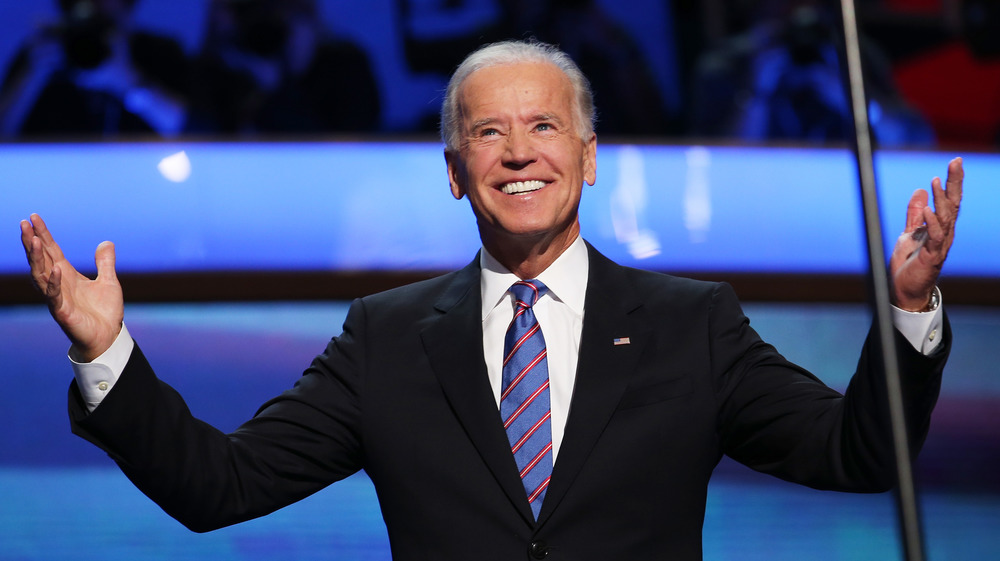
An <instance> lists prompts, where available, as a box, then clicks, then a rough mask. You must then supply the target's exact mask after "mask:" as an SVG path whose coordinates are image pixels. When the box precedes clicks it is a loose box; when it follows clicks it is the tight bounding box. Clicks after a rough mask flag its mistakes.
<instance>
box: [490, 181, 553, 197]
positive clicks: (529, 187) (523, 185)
mask: <svg viewBox="0 0 1000 561" xmlns="http://www.w3.org/2000/svg"><path fill="white" fill-rule="evenodd" d="M542 187H545V182H544V181H538V180H531V181H515V182H514V183H508V184H506V185H504V186H503V187H501V188H500V190H501V191H503V192H504V193H506V194H508V195H516V194H518V193H530V192H531V191H537V190H539V189H541V188H542Z"/></svg>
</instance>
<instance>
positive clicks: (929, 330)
mask: <svg viewBox="0 0 1000 561" xmlns="http://www.w3.org/2000/svg"><path fill="white" fill-rule="evenodd" d="M934 291H935V292H936V293H937V301H938V305H937V307H936V308H934V309H933V310H931V311H929V312H907V311H906V310H902V309H900V308H897V307H895V306H893V307H892V323H893V325H895V326H896V329H898V330H899V332H900V333H902V334H903V337H906V340H907V341H909V342H910V345H913V348H914V349H916V350H917V351H919V352H921V353H923V354H924V355H929V354H931V353H932V352H934V349H936V348H937V347H938V345H939V344H940V343H941V339H942V337H943V336H944V333H943V332H942V329H941V327H942V323H943V322H944V318H943V317H942V312H941V310H942V307H943V306H942V300H941V290H940V289H939V288H937V287H934Z"/></svg>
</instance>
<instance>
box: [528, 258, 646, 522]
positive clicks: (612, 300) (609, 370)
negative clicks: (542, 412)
mask: <svg viewBox="0 0 1000 561" xmlns="http://www.w3.org/2000/svg"><path fill="white" fill-rule="evenodd" d="M587 247H588V249H589V251H590V274H589V279H588V281H587V295H586V301H585V302H586V303H585V312H584V314H585V315H584V320H583V333H582V334H581V337H580V356H579V362H578V366H577V374H576V382H575V385H574V389H573V399H572V402H571V405H570V412H569V417H568V418H567V421H566V431H565V434H564V435H563V440H562V444H561V447H560V449H559V457H558V458H557V459H556V463H555V466H554V467H553V472H552V480H551V483H550V484H549V489H548V491H547V492H546V495H545V502H544V503H543V504H542V510H541V512H540V513H539V519H538V521H539V523H543V522H544V521H545V520H546V519H547V518H548V516H549V515H550V514H551V512H552V511H553V509H555V508H556V507H557V506H558V504H559V502H560V501H561V500H562V498H563V497H564V496H565V494H566V492H567V491H568V490H569V488H570V486H571V485H572V483H573V480H574V479H575V478H576V476H577V474H578V473H579V472H580V469H581V468H582V467H583V464H584V463H585V462H586V460H587V457H588V456H589V455H590V452H591V450H592V449H593V447H594V445H595V444H596V442H597V439H598V438H599V437H600V435H601V433H602V432H603V430H604V427H605V426H606V425H607V424H608V422H609V420H610V419H611V415H612V414H613V413H614V411H615V407H616V406H617V405H618V402H619V400H620V399H621V396H622V394H623V393H624V391H625V388H626V386H628V382H629V380H630V379H631V377H632V373H633V372H634V371H635V368H636V365H637V363H638V361H639V356H640V355H641V354H642V350H643V349H644V347H645V345H646V342H647V340H648V334H649V327H648V326H647V324H646V323H645V321H643V320H642V317H641V316H642V314H640V313H637V311H638V310H639V309H640V308H641V302H640V301H639V299H638V297H637V296H636V295H635V291H634V290H632V289H631V287H630V286H629V282H628V279H627V278H626V276H625V274H624V270H623V269H622V268H621V267H620V266H618V265H616V264H614V263H613V262H611V261H610V260H608V259H607V258H606V257H604V256H603V255H601V254H600V253H598V252H597V251H596V250H595V249H594V248H593V247H591V246H590V245H589V244H588V246H587ZM622 337H628V338H629V343H628V344H619V345H616V344H615V343H614V340H615V339H616V338H622Z"/></svg>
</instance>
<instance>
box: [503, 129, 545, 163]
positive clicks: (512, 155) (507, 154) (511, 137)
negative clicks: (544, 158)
mask: <svg viewBox="0 0 1000 561" xmlns="http://www.w3.org/2000/svg"><path fill="white" fill-rule="evenodd" d="M504 148H505V149H504V153H503V164H504V165H505V166H507V167H510V168H515V169H521V168H524V167H525V166H527V165H528V164H530V163H532V162H534V161H535V159H536V158H537V152H536V151H535V146H534V144H533V143H532V141H531V138H529V137H528V134H527V133H525V132H521V131H512V132H511V133H510V134H508V135H507V140H506V145H505V147H504Z"/></svg>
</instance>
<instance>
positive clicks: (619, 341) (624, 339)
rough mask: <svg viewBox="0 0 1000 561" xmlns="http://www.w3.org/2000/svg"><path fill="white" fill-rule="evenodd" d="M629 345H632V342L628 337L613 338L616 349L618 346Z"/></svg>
mask: <svg viewBox="0 0 1000 561" xmlns="http://www.w3.org/2000/svg"><path fill="white" fill-rule="evenodd" d="M631 343H632V341H630V340H629V338H628V337H615V346H616V347H617V346H618V345H628V344H631Z"/></svg>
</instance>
